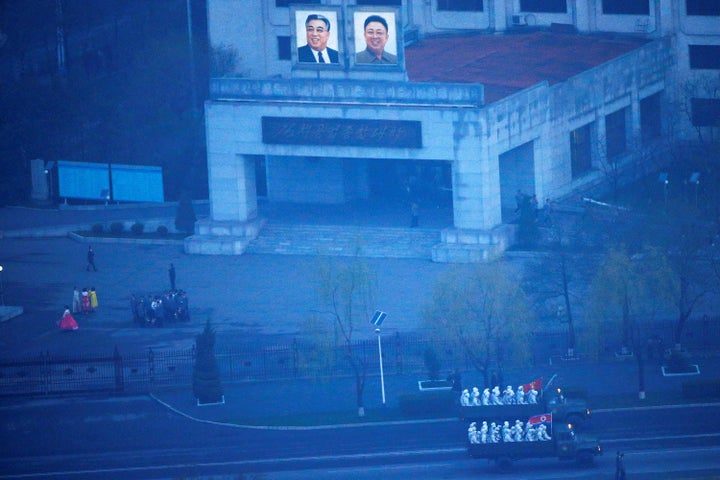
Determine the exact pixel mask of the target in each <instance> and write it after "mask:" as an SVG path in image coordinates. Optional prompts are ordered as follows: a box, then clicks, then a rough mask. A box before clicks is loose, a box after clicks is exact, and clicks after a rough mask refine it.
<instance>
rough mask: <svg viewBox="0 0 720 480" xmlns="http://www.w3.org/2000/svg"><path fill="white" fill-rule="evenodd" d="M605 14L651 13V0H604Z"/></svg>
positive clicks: (603, 8)
mask: <svg viewBox="0 0 720 480" xmlns="http://www.w3.org/2000/svg"><path fill="white" fill-rule="evenodd" d="M602 10H603V13H605V14H621V15H650V0H602Z"/></svg>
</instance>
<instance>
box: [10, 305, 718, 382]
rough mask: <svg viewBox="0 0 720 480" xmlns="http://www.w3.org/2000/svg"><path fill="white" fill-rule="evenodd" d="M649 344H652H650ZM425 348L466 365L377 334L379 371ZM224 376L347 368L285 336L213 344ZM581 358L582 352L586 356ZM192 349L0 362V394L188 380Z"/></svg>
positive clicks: (691, 344) (698, 340)
mask: <svg viewBox="0 0 720 480" xmlns="http://www.w3.org/2000/svg"><path fill="white" fill-rule="evenodd" d="M673 328H674V324H673V322H660V323H655V324H653V325H652V328H650V327H648V328H646V329H643V332H644V333H645V334H647V337H648V338H653V339H654V340H657V339H661V340H663V341H664V345H666V346H668V347H669V346H670V345H671V342H670V339H671V338H672V332H673ZM533 345H534V346H533V352H532V358H531V360H530V361H531V363H532V364H534V365H540V364H546V363H547V362H548V361H549V360H550V359H551V358H554V357H559V356H562V355H564V354H565V353H566V352H567V350H566V349H567V333H565V332H536V333H534V334H533ZM654 345H656V344H654ZM683 346H684V347H685V348H687V349H688V350H690V351H692V352H698V353H705V352H711V351H712V352H717V351H720V319H713V320H709V319H703V320H701V321H693V322H692V323H691V324H690V325H688V328H687V329H686V333H685V335H684V339H683ZM428 348H430V349H432V350H433V351H434V352H435V353H436V354H437V356H438V359H439V361H440V365H441V367H442V369H443V373H449V372H450V371H451V370H452V369H455V368H459V369H461V370H464V371H468V370H472V369H473V366H472V364H471V362H470V360H469V358H468V357H467V356H466V355H465V354H464V352H463V350H462V349H461V348H460V347H458V346H456V345H454V344H451V343H449V342H442V341H440V340H438V339H435V338H428V337H423V336H420V335H413V334H399V333H395V334H388V335H384V336H383V337H382V350H383V368H384V372H385V374H386V375H400V374H410V373H420V372H424V371H425V364H424V353H425V351H426V350H427V349H428ZM215 353H216V358H217V363H218V367H219V370H220V375H221V379H222V381H224V382H242V381H270V380H282V379H290V378H311V377H335V376H349V375H352V374H353V370H352V367H351V365H350V362H349V361H348V354H347V351H346V349H345V348H343V347H342V346H340V347H328V346H322V345H318V344H313V343H309V342H303V341H299V340H297V339H293V340H291V341H287V342H284V343H282V342H281V343H278V342H276V343H271V344H264V345H263V344H258V343H253V344H247V345H234V346H232V347H231V348H225V349H216V352H215ZM352 355H353V357H354V358H355V359H358V360H359V361H362V362H364V363H365V364H366V365H367V369H368V370H367V371H368V372H369V374H371V375H374V374H376V373H377V372H378V370H379V357H378V349H377V340H376V339H369V340H363V341H358V342H355V343H354V344H353V345H352ZM586 361H587V360H586ZM194 364H195V349H194V348H191V349H184V350H162V351H156V350H153V349H152V348H148V349H147V350H146V351H141V352H130V353H126V352H120V351H118V349H117V348H116V349H115V350H114V351H113V352H111V353H110V354H109V355H97V356H90V355H78V356H73V357H68V356H53V355H50V354H43V355H40V356H37V357H33V358H26V359H18V360H6V361H2V362H0V396H52V395H63V394H75V393H90V392H95V393H106V394H111V395H115V394H142V393H147V392H150V391H152V390H153V389H162V388H167V387H176V386H183V385H185V386H189V385H191V384H192V372H193V366H194Z"/></svg>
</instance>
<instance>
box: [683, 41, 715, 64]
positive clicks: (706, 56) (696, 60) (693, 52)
mask: <svg viewBox="0 0 720 480" xmlns="http://www.w3.org/2000/svg"><path fill="white" fill-rule="evenodd" d="M688 48H689V49H690V68H693V69H714V70H717V69H720V45H688Z"/></svg>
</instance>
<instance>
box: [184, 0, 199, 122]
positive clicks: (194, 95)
mask: <svg viewBox="0 0 720 480" xmlns="http://www.w3.org/2000/svg"><path fill="white" fill-rule="evenodd" d="M185 6H186V8H187V29H188V51H189V53H190V90H191V95H192V112H193V115H195V116H196V117H197V115H198V108H197V87H196V85H195V50H194V49H193V32H192V0H185Z"/></svg>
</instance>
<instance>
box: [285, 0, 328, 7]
mask: <svg viewBox="0 0 720 480" xmlns="http://www.w3.org/2000/svg"><path fill="white" fill-rule="evenodd" d="M293 3H302V4H305V5H308V4H310V3H314V4H316V5H319V4H320V0H275V6H276V7H288V6H290V5H291V4H293Z"/></svg>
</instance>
